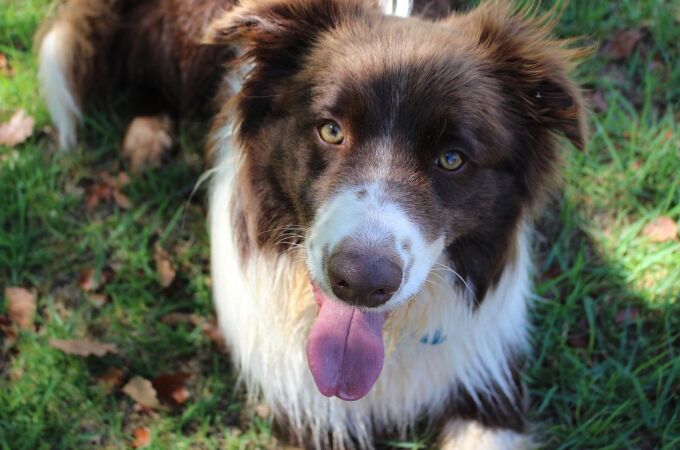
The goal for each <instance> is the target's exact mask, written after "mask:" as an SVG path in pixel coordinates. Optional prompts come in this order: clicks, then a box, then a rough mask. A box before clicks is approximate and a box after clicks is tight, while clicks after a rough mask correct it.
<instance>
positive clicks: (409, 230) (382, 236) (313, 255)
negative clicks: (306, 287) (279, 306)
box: [305, 182, 444, 311]
mask: <svg viewBox="0 0 680 450" xmlns="http://www.w3.org/2000/svg"><path fill="white" fill-rule="evenodd" d="M391 195H394V194H390V193H388V192H387V190H386V189H385V186H384V184H382V183H380V182H375V183H370V184H363V185H358V186H351V187H347V188H345V189H344V190H342V191H340V192H339V193H337V194H335V195H334V196H333V197H331V198H330V199H329V200H328V202H326V203H325V204H324V205H323V206H322V207H321V208H320V209H319V212H318V214H317V216H316V218H315V220H314V223H313V224H312V227H311V229H310V232H309V235H308V236H307V239H306V244H305V245H306V248H307V267H308V269H309V272H310V274H311V277H312V279H313V280H314V281H315V282H316V283H317V284H318V285H319V286H321V288H322V289H323V290H324V291H326V292H327V293H329V292H331V288H330V281H329V279H328V275H327V274H326V264H327V261H325V260H324V259H327V258H328V257H329V256H330V255H332V254H333V252H334V250H335V249H336V248H337V246H338V245H339V244H340V243H341V242H348V241H351V242H352V245H353V248H355V249H356V250H357V251H359V252H362V251H367V252H371V251H376V250H377V249H380V250H383V251H388V252H393V253H394V254H396V255H398V256H399V258H400V259H401V261H400V262H401V266H402V268H403V278H402V283H401V286H400V287H399V289H398V290H397V291H396V292H395V293H394V295H393V296H392V297H391V299H390V300H389V301H388V302H387V303H385V304H384V305H382V306H380V307H378V308H376V309H375V310H376V311H379V310H390V309H393V308H394V307H396V306H397V305H400V304H403V303H404V302H406V301H407V300H408V299H409V298H410V297H411V296H413V295H414V294H416V293H417V292H418V291H419V290H420V289H421V287H422V285H423V283H424V282H425V280H426V278H427V276H428V274H429V272H430V270H431V269H432V266H433V264H434V263H435V262H436V260H437V258H439V256H440V254H441V252H442V251H443V249H444V237H443V236H441V237H439V238H437V239H435V240H434V241H431V242H429V241H428V240H427V239H426V238H425V236H424V234H423V232H422V231H421V229H420V227H419V226H418V225H417V223H416V222H415V221H414V220H412V219H411V218H409V217H408V215H407V214H406V212H405V211H404V210H403V209H402V208H400V207H399V205H398V204H397V203H396V202H395V201H394V200H392V199H391V198H390V197H391ZM386 245H387V246H392V248H385V246H386Z"/></svg>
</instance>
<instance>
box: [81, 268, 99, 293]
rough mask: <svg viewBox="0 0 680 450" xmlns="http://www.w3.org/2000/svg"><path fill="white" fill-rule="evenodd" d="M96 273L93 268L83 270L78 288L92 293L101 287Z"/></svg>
mask: <svg viewBox="0 0 680 450" xmlns="http://www.w3.org/2000/svg"><path fill="white" fill-rule="evenodd" d="M95 275H96V272H95V270H94V269H92V268H87V269H82V270H81V271H80V275H78V286H80V289H82V290H83V291H85V292H92V291H94V290H96V289H97V288H98V287H99V283H98V282H97V278H96V276H95Z"/></svg>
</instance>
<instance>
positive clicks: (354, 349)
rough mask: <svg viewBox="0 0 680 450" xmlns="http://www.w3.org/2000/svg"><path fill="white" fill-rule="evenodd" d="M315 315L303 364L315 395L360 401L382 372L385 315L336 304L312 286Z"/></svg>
mask: <svg viewBox="0 0 680 450" xmlns="http://www.w3.org/2000/svg"><path fill="white" fill-rule="evenodd" d="M312 289H313V292H314V298H315V299H316V303H317V305H318V308H319V310H318V314H317V317H316V320H315V321H314V325H313V326H312V331H311V332H310V334H309V337H308V340H307V363H308V364H309V369H310V370H311V372H312V376H313V378H314V382H315V383H316V386H317V387H318V389H319V391H320V392H321V393H322V394H323V395H325V396H327V397H333V396H337V397H339V398H341V399H343V400H358V399H360V398H362V397H364V396H365V395H366V394H368V392H369V391H370V390H371V388H372V387H373V385H374V384H375V382H376V380H377V379H378V376H379V375H380V372H381V371H382V367H383V361H384V358H385V347H384V345H383V337H382V329H383V324H384V322H385V318H386V316H387V313H386V312H370V311H367V310H365V309H360V308H357V307H353V306H351V305H349V304H347V303H344V302H341V301H338V300H336V299H335V298H333V297H331V296H329V295H327V294H326V293H324V292H323V290H322V289H321V288H319V286H318V285H317V284H316V283H314V282H312Z"/></svg>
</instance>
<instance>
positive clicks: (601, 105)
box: [588, 90, 609, 112]
mask: <svg viewBox="0 0 680 450" xmlns="http://www.w3.org/2000/svg"><path fill="white" fill-rule="evenodd" d="M588 101H589V103H590V104H591V105H592V106H593V108H595V109H596V110H597V111H599V112H605V111H607V109H608V107H609V105H608V104H607V100H605V98H604V95H602V92H601V91H599V90H596V91H594V92H591V93H590V95H589V96H588Z"/></svg>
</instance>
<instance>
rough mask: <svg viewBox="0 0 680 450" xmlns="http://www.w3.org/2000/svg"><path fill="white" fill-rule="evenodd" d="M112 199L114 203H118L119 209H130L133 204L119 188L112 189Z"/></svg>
mask: <svg viewBox="0 0 680 450" xmlns="http://www.w3.org/2000/svg"><path fill="white" fill-rule="evenodd" d="M113 201H115V202H116V205H118V207H119V208H120V209H132V207H133V206H134V205H133V203H132V200H130V199H129V198H128V197H127V195H125V194H123V193H122V192H120V190H119V189H114V190H113Z"/></svg>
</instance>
